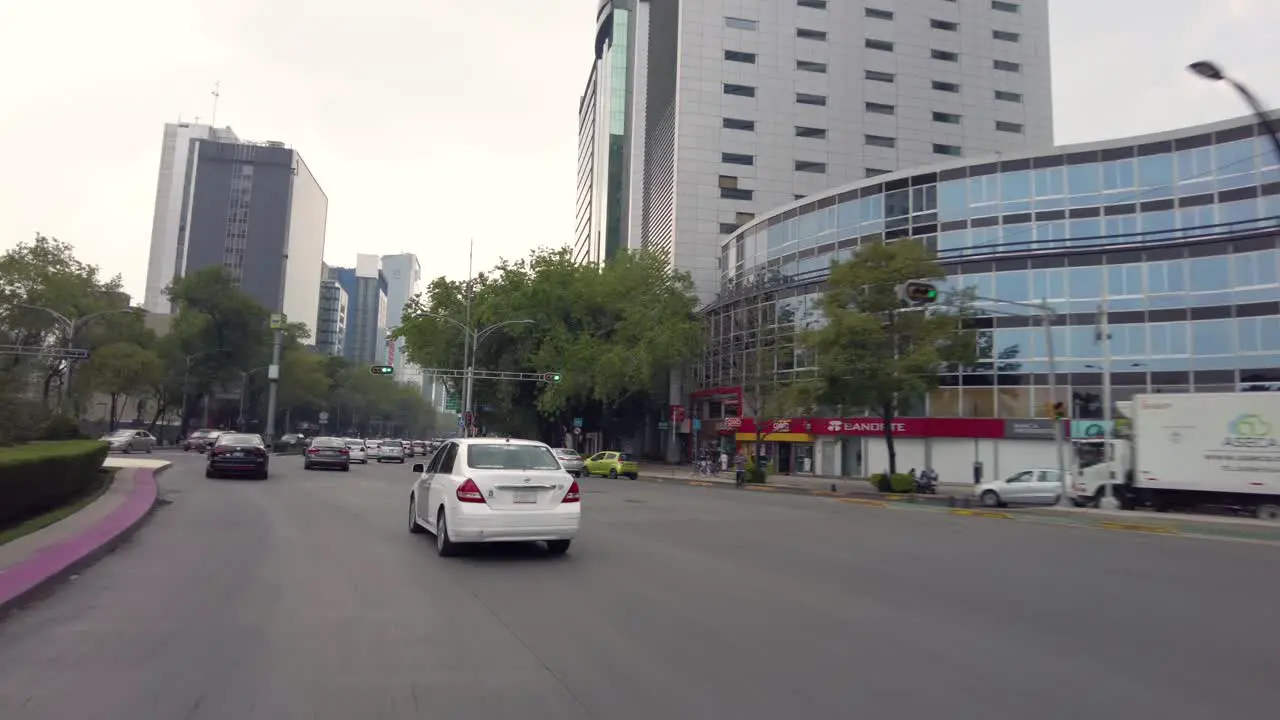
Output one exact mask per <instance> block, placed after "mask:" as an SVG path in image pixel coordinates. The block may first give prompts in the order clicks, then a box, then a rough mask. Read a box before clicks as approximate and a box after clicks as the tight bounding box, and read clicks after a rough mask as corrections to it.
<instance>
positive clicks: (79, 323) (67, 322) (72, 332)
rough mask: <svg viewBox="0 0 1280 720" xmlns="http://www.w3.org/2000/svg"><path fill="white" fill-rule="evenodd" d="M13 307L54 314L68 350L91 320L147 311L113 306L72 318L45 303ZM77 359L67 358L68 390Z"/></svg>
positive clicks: (15, 305) (15, 304) (14, 305)
mask: <svg viewBox="0 0 1280 720" xmlns="http://www.w3.org/2000/svg"><path fill="white" fill-rule="evenodd" d="M12 307H19V308H25V309H27V310H39V311H41V312H44V313H48V314H49V315H50V316H52V317H53V319H54V320H56V321H57V322H58V324H59V325H61V326H62V327H63V328H64V332H65V333H66V344H67V349H68V350H70V349H71V348H72V345H73V343H74V342H75V339H76V335H77V334H79V332H80V331H81V330H82V329H84V326H85V325H88V324H89V321H91V320H95V319H97V318H100V317H102V316H104V315H115V314H117V313H129V314H134V313H143V312H146V311H145V310H143V309H142V308H136V307H128V308H112V309H111V310H100V311H98V312H95V313H89V314H88V315H83V316H81V317H77V318H72V317H69V316H67V315H63V314H62V313H60V312H58V311H57V310H54V309H52V308H47V307H44V306H43V305H28V304H26V303H14V304H13V306H12ZM75 360H76V359H75V358H68V359H67V389H68V390H69V389H70V388H71V374H72V371H73V369H74V368H75Z"/></svg>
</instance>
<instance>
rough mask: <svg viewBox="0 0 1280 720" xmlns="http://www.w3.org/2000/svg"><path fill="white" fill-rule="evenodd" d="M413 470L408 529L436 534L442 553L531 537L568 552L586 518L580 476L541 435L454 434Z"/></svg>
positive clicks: (558, 553)
mask: <svg viewBox="0 0 1280 720" xmlns="http://www.w3.org/2000/svg"><path fill="white" fill-rule="evenodd" d="M413 471H414V472H415V473H417V474H418V480H417V481H416V482H415V483H414V484H413V490H412V492H410V493H409V532H412V533H420V532H423V531H427V532H431V533H434V534H435V536H436V550H437V551H438V552H439V553H440V554H441V555H444V556H449V555H454V554H456V553H457V552H458V549H459V546H460V545H465V544H467V543H486V542H532V541H543V542H545V543H546V544H547V549H548V550H550V551H551V552H552V553H553V554H555V555H563V554H564V553H565V552H567V551H568V550H569V543H570V542H572V540H573V539H574V538H575V537H576V536H577V534H578V529H579V528H580V527H581V525H582V496H581V493H580V491H579V489H578V481H577V480H574V479H573V478H571V477H569V476H568V474H566V473H565V471H564V468H562V467H560V462H559V461H558V460H556V456H555V455H554V454H553V453H552V452H551V448H549V447H547V446H546V445H544V444H542V443H540V442H536V441H533V440H514V439H510V438H508V439H502V440H499V439H495V438H456V439H453V440H449V441H447V442H445V443H444V444H443V445H441V446H440V448H439V449H438V450H437V451H436V453H435V454H434V455H433V456H432V457H431V462H429V463H426V465H425V466H424V465H423V464H422V463H417V464H415V465H414V466H413Z"/></svg>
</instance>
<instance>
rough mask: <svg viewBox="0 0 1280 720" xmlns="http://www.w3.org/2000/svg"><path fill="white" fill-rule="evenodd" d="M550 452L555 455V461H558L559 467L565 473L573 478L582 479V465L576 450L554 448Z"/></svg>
mask: <svg viewBox="0 0 1280 720" xmlns="http://www.w3.org/2000/svg"><path fill="white" fill-rule="evenodd" d="M552 452H554V453H555V454H556V459H557V460H559V461H560V467H563V468H564V471H565V472H567V473H569V474H570V475H572V476H574V477H582V469H583V466H584V463H583V461H582V456H581V455H579V454H578V451H577V450H573V449H571V448H556V449H555V450H553V451H552Z"/></svg>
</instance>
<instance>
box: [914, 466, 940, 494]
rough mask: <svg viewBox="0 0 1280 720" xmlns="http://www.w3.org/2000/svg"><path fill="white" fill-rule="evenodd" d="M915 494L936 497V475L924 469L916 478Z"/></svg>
mask: <svg viewBox="0 0 1280 720" xmlns="http://www.w3.org/2000/svg"><path fill="white" fill-rule="evenodd" d="M916 492H917V493H921V494H924V495H936V494H937V493H938V473H937V472H935V471H933V470H930V469H926V470H925V471H924V472H922V473H920V474H919V475H918V476H916Z"/></svg>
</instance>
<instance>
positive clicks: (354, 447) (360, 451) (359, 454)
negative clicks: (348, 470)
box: [343, 438, 369, 465]
mask: <svg viewBox="0 0 1280 720" xmlns="http://www.w3.org/2000/svg"><path fill="white" fill-rule="evenodd" d="M343 442H344V443H346V445H347V450H348V451H349V452H350V453H351V462H353V463H355V462H358V463H360V464H361V465H368V464H369V454H368V453H367V452H365V449H364V441H363V440H360V439H358V438H347V439H346V440H343Z"/></svg>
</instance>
